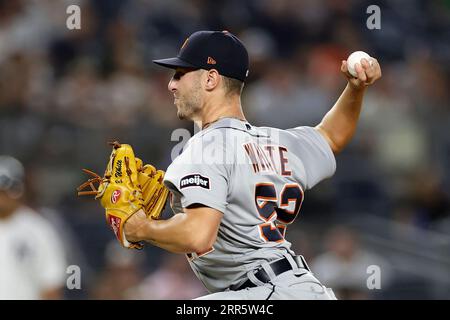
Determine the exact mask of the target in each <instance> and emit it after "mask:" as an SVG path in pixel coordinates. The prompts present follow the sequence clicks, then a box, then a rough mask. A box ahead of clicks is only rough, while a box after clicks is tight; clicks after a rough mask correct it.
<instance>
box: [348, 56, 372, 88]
mask: <svg viewBox="0 0 450 320" xmlns="http://www.w3.org/2000/svg"><path fill="white" fill-rule="evenodd" d="M355 70H356V73H357V77H356V78H355V77H354V76H352V75H351V74H350V72H349V71H348V66H347V61H345V60H343V61H342V64H341V72H342V73H343V74H344V75H345V77H346V78H347V81H348V83H349V84H350V86H351V87H352V88H354V89H357V90H362V89H365V88H366V87H368V86H369V85H371V84H373V83H374V82H375V81H377V80H378V79H380V78H381V67H380V64H379V63H378V60H377V59H375V58H372V64H370V63H369V61H367V59H362V60H361V64H359V63H357V64H356V65H355Z"/></svg>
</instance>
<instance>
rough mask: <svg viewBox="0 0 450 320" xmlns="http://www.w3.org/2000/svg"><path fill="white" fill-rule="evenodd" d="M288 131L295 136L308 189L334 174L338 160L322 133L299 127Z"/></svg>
mask: <svg viewBox="0 0 450 320" xmlns="http://www.w3.org/2000/svg"><path fill="white" fill-rule="evenodd" d="M287 131H288V132H289V133H290V134H292V135H293V138H294V142H293V143H294V145H295V148H294V150H295V152H294V153H295V155H296V156H297V157H298V158H299V159H300V161H301V162H302V164H303V166H304V168H305V174H306V188H307V189H311V188H312V187H314V186H315V185H316V184H318V183H319V182H320V181H322V180H324V179H326V178H329V177H331V176H332V175H333V174H334V172H335V171H336V159H335V157H334V154H333V151H332V150H331V147H330V145H329V144H328V142H327V141H326V139H325V138H324V137H323V136H322V134H320V132H318V131H317V130H316V129H314V128H312V127H297V128H293V129H289V130H287Z"/></svg>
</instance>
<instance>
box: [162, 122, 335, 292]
mask: <svg viewBox="0 0 450 320" xmlns="http://www.w3.org/2000/svg"><path fill="white" fill-rule="evenodd" d="M335 169H336V162H335V158H334V155H333V152H332V150H331V148H330V146H329V145H328V143H327V141H326V140H325V139H324V137H322V135H321V134H320V133H319V132H318V131H317V130H315V129H314V128H311V127H297V128H293V129H289V130H280V129H275V128H268V127H255V126H252V125H250V124H249V123H247V122H245V121H241V120H238V119H234V118H223V119H220V120H219V121H217V122H215V123H213V124H211V125H210V126H209V127H207V128H206V129H204V130H202V131H200V132H198V133H197V134H195V135H194V136H193V137H192V138H191V139H190V140H189V141H188V143H187V144H186V145H185V147H184V149H183V152H182V153H181V154H180V155H179V156H178V157H177V158H176V159H175V160H174V161H173V163H172V164H171V165H170V166H169V168H168V169H167V172H166V175H165V184H166V186H167V187H168V188H169V189H170V190H171V200H170V203H171V207H172V210H173V211H174V213H175V214H176V213H180V212H183V208H186V207H189V206H191V205H195V204H201V205H204V206H208V207H211V208H214V209H217V210H218V211H220V212H222V213H223V217H222V221H221V224H220V227H219V232H218V236H217V240H216V242H215V243H214V245H213V247H212V248H211V249H210V250H208V251H207V252H203V253H192V254H188V259H189V262H190V264H191V267H192V269H193V270H194V272H195V274H196V275H197V277H198V278H199V279H200V280H201V281H202V282H203V284H204V285H205V287H206V288H207V289H208V290H209V291H210V292H219V291H224V290H226V289H227V288H229V287H230V286H232V285H235V284H237V283H239V282H242V279H243V278H245V277H246V274H247V272H248V271H250V270H253V269H255V268H256V267H258V266H259V265H260V264H261V263H262V262H264V261H272V260H276V259H279V258H282V257H283V256H284V254H286V252H289V253H291V254H294V252H292V250H291V249H290V247H291V244H290V243H289V242H288V241H287V240H286V239H285V234H286V228H287V227H288V225H289V224H291V223H292V222H294V220H295V218H296V217H297V216H298V214H299V211H300V208H301V204H302V201H303V196H304V191H305V190H307V189H310V188H312V187H313V186H314V185H316V184H317V183H318V182H320V181H321V180H323V179H325V178H327V177H330V176H331V175H333V174H334V172H335ZM198 228H202V226H201V225H199V226H198Z"/></svg>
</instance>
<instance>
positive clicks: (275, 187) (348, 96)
mask: <svg viewBox="0 0 450 320" xmlns="http://www.w3.org/2000/svg"><path fill="white" fill-rule="evenodd" d="M154 62H155V63H156V64H158V65H161V66H163V67H167V68H171V69H173V70H174V75H173V77H172V78H171V79H170V81H169V85H168V89H169V91H170V92H171V93H172V94H173V97H174V104H175V106H176V107H177V114H178V117H179V118H180V119H187V120H191V121H193V122H195V123H196V125H197V126H198V127H199V128H201V131H199V132H198V133H196V134H195V135H194V136H193V137H192V138H191V139H190V140H189V141H188V143H187V144H186V145H185V147H184V149H183V152H182V153H181V154H180V155H179V156H178V157H177V158H176V159H175V160H174V161H173V163H172V164H171V165H170V166H169V167H168V169H167V171H166V172H165V175H160V177H162V176H164V180H163V181H164V186H165V187H166V188H167V189H168V190H170V205H171V207H172V210H173V212H174V213H175V215H174V216H173V217H171V218H170V219H167V220H156V219H151V218H149V217H148V216H149V213H148V212H147V210H146V208H145V206H142V204H138V205H137V206H135V207H134V209H131V210H128V211H127V214H126V219H121V220H120V221H118V222H117V223H116V230H115V231H116V232H117V233H118V234H119V236H120V237H122V241H123V242H124V243H126V244H127V245H128V246H131V247H132V246H137V244H141V243H142V242H149V243H152V244H154V245H156V246H158V247H161V248H163V249H166V250H168V251H171V252H174V253H183V254H186V256H187V258H188V260H189V263H190V265H191V267H192V269H193V271H194V273H195V274H196V275H197V277H198V278H199V279H200V281H202V282H203V284H204V285H205V287H206V288H207V289H208V291H209V292H210V293H211V294H209V295H207V296H204V297H201V298H200V299H240V300H241V299H258V300H260V299H261V300H263V299H335V296H334V294H333V292H332V290H331V289H329V288H326V287H325V286H323V285H322V284H321V283H320V281H319V280H318V279H316V278H315V277H314V275H313V273H312V271H311V270H310V269H309V267H308V265H307V263H306V261H305V259H304V258H303V257H302V256H301V255H296V253H294V252H293V251H292V250H291V244H290V243H289V241H288V240H287V239H286V233H287V229H289V225H290V224H291V223H294V221H295V219H296V218H297V216H298V215H299V212H300V210H301V206H302V202H303V197H304V193H305V192H306V190H308V189H310V188H312V187H314V186H315V185H316V184H317V183H319V182H320V181H322V180H324V179H326V178H328V177H330V176H332V175H333V174H334V172H335V169H336V162H335V157H334V155H335V154H336V153H338V152H340V151H341V150H342V149H343V148H344V147H345V145H346V144H347V143H348V142H349V140H350V139H351V137H352V136H353V134H354V132H355V128H356V124H357V121H358V117H359V114H360V110H361V106H362V100H363V96H364V93H365V91H366V88H367V87H368V86H369V85H370V84H372V83H374V82H375V81H376V80H377V79H379V78H380V77H381V69H380V66H379V64H378V62H377V61H376V59H373V61H371V62H370V63H369V61H367V60H366V59H363V60H361V63H360V64H357V65H356V71H357V77H353V76H352V75H350V73H349V72H348V69H347V64H346V61H343V62H342V66H341V72H342V73H343V74H344V75H345V76H346V78H347V80H348V83H347V86H346V88H345V89H344V91H343V93H342V94H341V96H340V97H339V99H338V100H337V102H336V104H335V105H334V106H333V107H332V108H331V110H330V111H329V112H328V113H327V114H326V115H325V117H324V118H323V120H322V121H321V123H319V124H318V125H317V126H316V127H302V126H299V127H296V128H292V129H288V130H280V129H275V128H267V127H256V126H253V125H252V124H250V123H249V122H248V121H247V120H246V118H245V116H244V113H243V111H242V106H241V99H240V96H241V92H242V89H243V87H244V83H245V80H246V78H247V76H248V72H249V58H248V53H247V50H246V48H245V46H244V45H243V44H242V42H241V41H240V40H239V39H238V38H237V37H236V36H234V35H233V34H231V33H230V32H227V31H199V32H196V33H194V34H192V35H191V36H190V37H189V38H188V39H187V40H186V41H185V42H184V43H183V45H182V47H181V49H180V52H179V54H178V56H177V57H175V58H169V59H162V60H154ZM293 107H295V106H293ZM113 166H114V164H113ZM124 174H125V173H124ZM109 198H110V197H109ZM112 198H113V199H114V200H117V199H116V198H115V197H112ZM144 198H145V197H144ZM164 200H165V198H164ZM102 201H103V200H102ZM159 210H160V208H159V209H158V211H159ZM110 212H113V214H115V215H116V216H117V215H118V212H119V211H117V210H116V211H114V210H113V211H111V209H110ZM125 241H126V242H125Z"/></svg>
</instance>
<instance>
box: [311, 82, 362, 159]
mask: <svg viewBox="0 0 450 320" xmlns="http://www.w3.org/2000/svg"><path fill="white" fill-rule="evenodd" d="M364 92H365V88H363V89H355V88H353V87H352V86H351V85H350V84H347V86H346V87H345V89H344V91H343V92H342V94H341V96H340V97H339V99H338V100H337V101H336V103H335V104H334V106H333V107H332V108H331V110H330V111H328V113H327V114H326V115H325V117H324V118H323V119H322V122H321V123H320V124H319V125H318V126H317V128H318V129H319V130H320V131H322V132H323V133H325V134H326V136H327V138H328V140H329V143H330V145H331V148H332V149H333V152H335V153H337V152H340V151H341V150H342V149H343V148H344V147H345V146H346V145H347V144H348V143H349V141H350V139H351V138H352V137H353V135H354V133H355V130H356V126H357V123H358V119H359V115H360V113H361V107H362V102H363V97H364Z"/></svg>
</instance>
